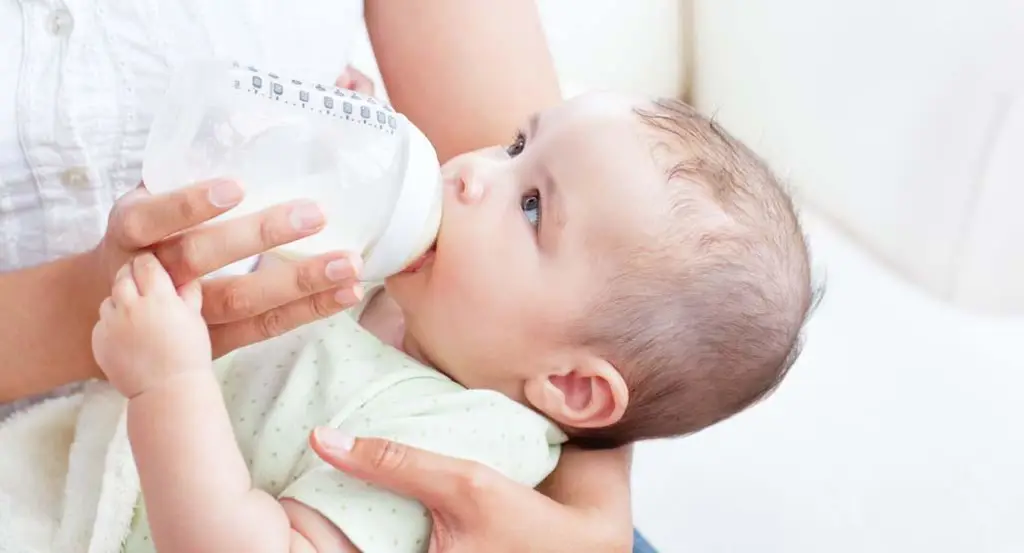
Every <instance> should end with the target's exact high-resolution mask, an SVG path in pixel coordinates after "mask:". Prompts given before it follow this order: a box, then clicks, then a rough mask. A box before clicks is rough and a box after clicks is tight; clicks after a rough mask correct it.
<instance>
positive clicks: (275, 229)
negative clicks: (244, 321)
mask: <svg viewBox="0 0 1024 553" xmlns="http://www.w3.org/2000/svg"><path fill="white" fill-rule="evenodd" d="M324 223H325V220H324V215H323V212H322V211H321V210H320V208H318V207H317V206H316V204H314V203H312V202H307V201H300V202H294V203H291V204H286V205H279V206H275V207H272V208H269V209H266V210H263V211H261V212H259V213H254V214H252V215H246V216H244V217H239V218H238V219H233V220H230V221H225V222H223V223H220V224H217V225H211V226H204V227H199V228H196V229H193V230H191V231H189V232H186V233H183V234H180V235H178V236H175V237H172V238H169V239H167V240H164V241H163V242H161V243H159V244H158V245H157V246H156V247H155V248H154V253H156V256H157V258H159V259H160V262H161V263H162V264H163V266H164V267H166V268H167V272H168V273H170V275H171V278H172V279H173V280H174V283H175V284H176V285H179V286H180V285H181V284H184V283H186V282H189V281H192V280H195V279H197V278H199V277H201V276H203V275H206V274H208V273H210V272H212V271H216V270H217V269H220V268H222V267H224V266H225V265H228V264H230V263H233V262H235V261H238V260H240V259H246V258H248V257H252V256H254V255H257V254H260V253H263V252H265V251H267V250H270V249H272V248H274V247H277V246H280V245H282V244H287V243H289V242H294V241H295V240H298V239H300V238H304V237H306V236H309V235H311V234H316V233H317V232H319V231H320V230H321V229H322V228H323V226H324Z"/></svg>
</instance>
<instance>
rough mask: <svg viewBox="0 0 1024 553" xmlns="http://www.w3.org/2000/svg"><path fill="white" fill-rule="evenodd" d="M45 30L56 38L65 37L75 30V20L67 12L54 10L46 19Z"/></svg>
mask: <svg viewBox="0 0 1024 553" xmlns="http://www.w3.org/2000/svg"><path fill="white" fill-rule="evenodd" d="M46 28H47V29H49V31H50V32H51V33H53V34H54V35H56V36H60V37H66V36H68V35H70V34H71V31H74V30H75V18H73V17H71V12H69V11H67V10H54V11H53V12H52V13H51V14H50V16H49V17H47V18H46Z"/></svg>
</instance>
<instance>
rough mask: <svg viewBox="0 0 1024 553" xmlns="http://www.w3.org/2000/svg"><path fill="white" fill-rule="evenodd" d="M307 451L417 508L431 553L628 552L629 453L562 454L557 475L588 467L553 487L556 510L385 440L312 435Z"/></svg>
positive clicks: (495, 478)
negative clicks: (426, 517)
mask: <svg viewBox="0 0 1024 553" xmlns="http://www.w3.org/2000/svg"><path fill="white" fill-rule="evenodd" d="M310 443H311V445H312V447H313V449H314V450H315V451H316V453H317V454H318V455H319V456H320V457H322V458H323V459H324V460H325V461H327V462H328V463H330V464H331V465H333V466H334V467H336V468H337V469H339V470H341V471H343V472H346V473H348V474H351V475H352V476H355V477H357V478H360V479H362V480H365V481H367V482H369V483H371V484H374V485H376V486H380V487H383V488H386V489H389V490H391V491H393V492H395V493H399V494H402V495H405V496H408V497H413V498H415V499H417V500H419V501H420V502H421V503H423V504H424V505H425V506H426V507H427V509H429V511H430V514H431V516H432V518H433V532H432V534H431V537H430V549H429V552H430V553H477V552H480V551H487V552H488V553H502V552H509V553H513V552H514V553H520V552H522V551H531V552H534V553H547V552H551V553H556V552H557V553H565V552H575V551H580V552H587V553H597V552H608V553H612V552H616V553H628V552H629V551H630V550H631V549H632V524H631V521H630V515H629V493H628V490H629V476H628V471H629V469H628V453H627V454H623V453H622V452H618V451H611V452H580V451H575V450H568V451H566V453H565V454H564V455H563V457H565V458H564V459H563V463H562V464H560V465H559V467H560V470H561V467H562V465H563V464H565V462H568V463H569V464H572V465H577V464H578V461H580V460H583V457H581V456H588V457H587V458H586V463H587V464H586V465H585V466H584V465H582V464H579V465H578V468H580V469H582V470H581V471H580V472H579V473H577V474H576V475H575V476H574V477H573V478H572V484H573V485H568V486H567V485H563V483H558V484H555V486H554V487H555V488H557V489H552V490H551V491H553V492H557V493H552V494H551V495H552V496H553V497H555V498H556V499H558V501H559V502H556V501H555V500H553V499H549V498H548V497H546V496H544V495H542V494H541V493H540V492H537V491H535V490H533V489H531V488H528V487H526V486H523V485H520V484H518V483H516V482H513V481H512V480H509V479H507V478H505V477H504V476H502V475H501V474H499V473H497V472H495V471H493V470H491V469H489V468H487V467H484V466H482V465H480V464H478V463H473V462H471V461H464V460H460V459H453V458H450V457H445V456H442V455H437V454H434V453H430V452H427V451H423V450H420V449H416V448H412V447H408V446H405V445H402V444H398V443H395V442H391V441H387V440H381V439H373V438H360V439H356V440H352V439H351V438H347V437H345V436H342V435H339V434H338V433H337V432H336V431H334V430H330V429H317V430H316V431H315V432H314V433H313V435H312V437H311V439H310ZM592 456H597V457H592ZM601 456H604V457H601ZM574 468H576V467H574ZM587 471H589V473H587ZM620 475H621V477H622V478H619V476H620ZM576 476H579V478H576ZM602 476H604V477H605V478H603V479H596V478H595V477H597V478H600V477H602ZM585 478H589V480H584V479H585ZM581 483H582V484H583V485H582V486H580V485H579V484H581ZM545 484H549V483H547V482H546V483H545ZM587 486H589V488H590V489H587V490H581V489H575V488H586V487H587ZM591 492H596V493H591ZM623 493H624V494H625V495H624V496H623ZM560 502H561V503H560ZM562 503H565V504H564V505H563V504H562ZM581 503H582V504H581Z"/></svg>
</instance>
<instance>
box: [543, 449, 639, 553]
mask: <svg viewBox="0 0 1024 553" xmlns="http://www.w3.org/2000/svg"><path fill="white" fill-rule="evenodd" d="M632 457H633V446H625V447H620V448H618V449H608V450H594V451H591V450H581V449H576V448H572V447H567V448H565V449H564V450H563V452H562V457H561V459H560V460H559V462H558V467H557V468H556V469H555V472H553V473H551V475H550V476H548V478H547V479H546V480H545V481H544V482H542V483H541V485H540V486H539V487H538V489H539V490H540V491H541V492H543V493H544V495H546V496H548V497H550V498H551V499H553V500H555V501H556V502H558V503H560V504H562V505H566V506H569V507H573V508H575V509H577V510H579V511H585V512H589V513H590V514H591V516H593V517H594V518H595V519H598V520H600V521H601V524H599V525H595V526H596V527H599V528H602V530H606V531H607V533H608V534H607V537H606V538H604V539H603V540H602V543H608V544H609V546H610V549H609V550H611V551H616V550H618V549H620V547H619V545H621V544H622V542H626V543H628V542H629V541H630V540H632V533H633V521H632V512H631V507H630V490H629V469H630V465H631V463H632ZM627 549H628V547H627Z"/></svg>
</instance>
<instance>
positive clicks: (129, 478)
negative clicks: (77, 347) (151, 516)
mask: <svg viewBox="0 0 1024 553" xmlns="http://www.w3.org/2000/svg"><path fill="white" fill-rule="evenodd" d="M126 406H127V402H126V401H125V399H124V398H123V397H122V396H121V395H120V394H118V393H117V391H116V390H114V389H113V388H112V387H111V386H110V385H109V384H106V383H103V382H94V383H89V384H88V385H86V386H85V387H84V389H83V390H81V391H79V392H77V393H75V394H73V395H71V396H68V397H59V398H54V399H51V400H48V401H45V402H43V403H41V404H38V405H33V406H31V407H29V408H28V409H26V410H24V411H22V412H20V413H16V414H14V415H12V416H11V417H10V418H9V419H7V420H6V421H4V422H3V423H2V424H0V553H8V552H10V553H57V552H59V553H116V552H117V551H119V550H120V548H121V543H122V541H123V539H124V537H125V536H126V534H127V532H128V528H129V526H130V525H131V521H132V516H133V515H134V508H135V504H136V502H137V500H138V498H139V478H138V473H137V472H136V470H135V463H134V461H133V459H132V454H131V448H130V446H129V443H128V437H127V433H126V427H125V407H126Z"/></svg>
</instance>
